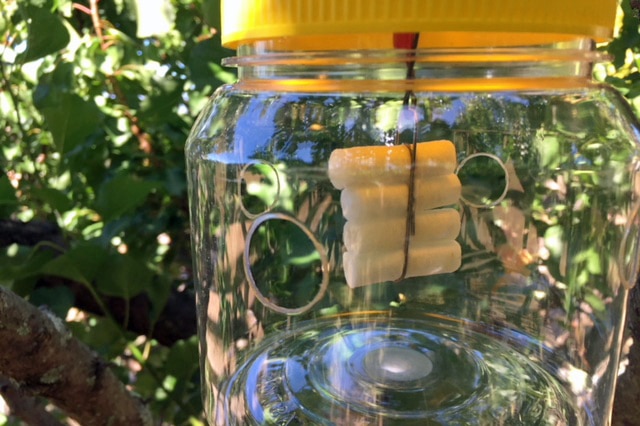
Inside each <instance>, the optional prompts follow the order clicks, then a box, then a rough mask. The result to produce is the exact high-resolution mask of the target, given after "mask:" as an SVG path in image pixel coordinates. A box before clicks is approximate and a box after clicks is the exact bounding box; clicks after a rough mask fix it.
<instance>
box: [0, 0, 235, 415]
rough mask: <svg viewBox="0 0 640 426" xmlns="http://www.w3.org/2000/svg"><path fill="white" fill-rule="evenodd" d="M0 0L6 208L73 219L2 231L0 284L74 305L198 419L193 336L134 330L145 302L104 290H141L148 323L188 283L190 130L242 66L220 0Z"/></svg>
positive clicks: (61, 310)
mask: <svg viewBox="0 0 640 426" xmlns="http://www.w3.org/2000/svg"><path fill="white" fill-rule="evenodd" d="M0 9H1V10H0V34H1V35H0V37H1V41H2V46H0V60H1V62H0V111H1V112H0V117H1V118H0V121H2V128H3V129H4V131H3V133H2V135H1V136H0V138H1V139H2V140H1V142H0V146H1V148H0V167H1V168H2V173H1V174H0V219H9V218H11V219H19V220H21V221H24V222H29V221H46V222H53V223H56V224H57V225H58V226H59V227H60V228H61V231H62V235H63V238H62V240H61V241H60V242H59V245H60V246H58V245H56V244H54V243H51V242H48V243H47V242H41V243H39V244H36V245H27V244H22V245H18V244H13V245H10V246H8V247H4V248H3V249H2V253H1V254H0V267H2V270H3V273H2V278H0V280H1V284H2V285H5V286H8V287H9V288H11V289H12V290H14V291H16V292H18V293H20V294H22V295H23V296H25V297H28V298H29V299H30V300H31V301H32V302H33V303H35V304H38V305H39V304H46V305H48V306H49V308H50V309H52V310H53V311H54V312H56V313H57V314H59V315H61V316H63V317H64V316H67V318H68V320H69V327H70V328H71V329H72V330H73V331H74V333H75V335H76V336H78V337H79V338H81V339H82V340H83V341H85V342H86V343H87V344H88V345H90V346H91V347H92V348H94V349H95V350H97V351H99V352H100V353H101V354H102V355H103V356H104V357H105V358H107V359H110V360H112V361H113V362H114V364H115V365H117V366H118V368H119V371H120V375H121V377H122V379H123V381H124V382H125V383H128V384H129V385H130V386H131V387H132V389H133V390H134V391H135V392H137V393H138V394H140V395H141V396H142V397H143V398H145V399H147V400H149V401H153V402H151V406H152V408H153V410H154V413H155V414H156V416H157V418H159V419H162V420H163V421H164V422H166V423H168V424H198V421H199V420H198V419H199V418H200V411H201V406H200V393H199V382H198V381H199V378H198V361H197V345H196V340H195V338H190V339H187V340H183V341H179V342H177V343H175V344H174V345H173V346H171V347H164V346H162V345H160V344H158V343H157V342H156V341H155V340H153V339H151V338H148V337H147V338H145V337H138V336H137V334H136V333H131V332H128V331H127V324H126V322H127V321H130V319H128V318H131V317H132V316H134V315H137V314H139V313H136V312H130V309H129V307H128V306H125V308H124V311H125V315H124V319H123V320H119V321H116V319H115V318H114V317H113V315H111V314H110V311H111V309H110V308H111V307H109V306H106V305H105V303H107V302H106V300H108V297H111V298H117V299H120V300H123V301H124V302H125V303H128V301H130V300H131V298H132V297H134V296H137V295H140V294H144V295H145V296H146V297H148V298H149V300H150V305H151V306H150V308H149V312H148V315H149V317H150V318H149V323H150V330H149V333H148V334H149V335H151V331H152V329H153V327H154V325H155V323H154V321H155V320H157V318H158V316H159V315H160V312H161V311H162V310H163V308H164V306H165V303H166V301H167V300H168V298H169V296H170V293H171V292H172V291H190V289H191V285H190V260H189V254H190V253H189V241H188V239H189V235H188V233H187V230H188V228H189V227H188V212H187V209H186V205H187V202H186V192H185V189H186V184H185V171H184V155H183V147H184V141H185V139H186V137H187V133H188V131H189V129H190V128H191V125H192V123H193V120H194V119H195V117H196V116H197V114H198V112H199V110H200V108H201V107H202V105H203V104H204V101H205V100H206V98H207V97H208V96H209V95H210V94H211V93H212V91H213V90H214V89H215V88H216V87H217V86H219V85H221V84H223V83H226V82H230V81H232V80H233V79H234V78H235V77H234V75H233V73H231V72H229V71H228V70H224V69H222V68H221V67H220V66H219V65H218V64H219V63H220V58H221V57H222V56H226V55H228V54H229V52H225V51H224V50H223V49H222V48H221V47H220V42H219V36H218V34H217V32H216V28H218V23H217V22H216V20H217V19H219V15H218V14H217V10H218V9H219V4H218V1H215V0H196V1H191V0H175V1H169V0H164V1H146V0H119V1H113V2H111V1H104V2H97V1H94V0H91V1H89V0H86V1H78V2H72V1H70V0H30V1H11V0H10V1H8V2H4V4H3V7H2V8H0ZM43 246H49V248H46V247H44V248H43ZM44 276H54V277H59V278H61V279H66V280H70V281H72V282H74V283H75V284H79V285H81V286H83V287H84V290H85V291H86V292H88V293H89V294H90V295H91V297H92V298H93V299H94V300H93V304H94V305H97V307H98V309H97V312H98V313H100V311H103V312H102V313H106V315H89V314H88V313H86V312H84V311H83V312H80V311H78V310H77V309H72V310H70V309H71V308H72V307H74V306H78V305H79V301H78V300H77V293H74V292H72V291H70V290H69V289H68V288H67V287H64V286H62V287H60V286H56V287H43V286H42V277H44ZM194 309H195V307H194ZM74 312H75V313H76V315H75V317H74V316H73V315H71V313H74ZM7 421H8V420H7ZM0 423H2V421H1V420H0Z"/></svg>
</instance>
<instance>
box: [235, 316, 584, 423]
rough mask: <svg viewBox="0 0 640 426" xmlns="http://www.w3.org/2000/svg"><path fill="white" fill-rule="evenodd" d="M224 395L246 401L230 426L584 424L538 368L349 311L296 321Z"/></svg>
mask: <svg viewBox="0 0 640 426" xmlns="http://www.w3.org/2000/svg"><path fill="white" fill-rule="evenodd" d="M225 399H226V401H235V403H234V404H236V403H237V401H243V405H244V407H243V409H241V410H240V411H245V413H246V414H245V415H240V416H236V418H229V419H228V423H229V424H281V425H294V424H295V425H312V424H313V425H360V424H363V425H365V424H366V425H368V424H375V425H400V424H402V425H418V424H420V425H425V424H427V425H457V424H460V425H463V424H464V425H486V424H542V425H559V424H561V425H580V424H585V421H584V420H582V419H579V418H578V416H577V410H576V409H575V407H574V405H573V402H572V401H573V398H572V396H571V395H570V394H569V393H568V392H567V391H566V390H565V389H564V388H563V386H562V385H561V384H560V383H559V382H558V381H557V380H556V379H555V378H554V377H553V376H552V375H551V374H550V373H549V372H548V371H546V370H545V369H544V368H543V366H542V365H540V364H537V363H536V362H535V361H533V360H532V359H530V358H529V357H527V356H525V355H523V354H522V353H520V352H518V351H516V350H515V349H513V348H511V347H509V346H507V345H506V344H505V343H503V342H501V341H499V340H496V339H495V338H493V337H491V336H490V335H486V334H483V333H482V332H481V331H480V332H479V331H478V330H476V329H475V328H474V331H470V330H469V329H466V328H464V327H461V326H457V327H456V326H452V322H451V321H446V320H437V319H418V320H415V319H399V318H389V317H386V318H384V317H377V316H376V317H371V316H370V315H353V316H348V317H336V318H328V319H321V320H314V321H307V322H305V323H303V324H299V325H297V326H296V327H295V330H290V331H283V332H281V334H279V335H274V336H272V337H270V338H269V339H267V340H265V341H264V342H263V343H262V344H261V345H260V347H259V348H257V351H256V352H255V354H254V355H253V356H252V357H251V358H250V359H249V360H248V361H247V362H246V363H245V364H244V366H243V367H242V368H240V369H239V370H238V371H237V372H236V374H235V375H234V376H233V378H232V380H231V381H230V382H229V385H228V387H227V392H226V398H225ZM227 408H230V407H227ZM227 412H228V413H232V412H235V413H239V411H238V406H237V405H235V407H234V410H233V411H227ZM229 416H230V417H232V415H231V414H230V415H229Z"/></svg>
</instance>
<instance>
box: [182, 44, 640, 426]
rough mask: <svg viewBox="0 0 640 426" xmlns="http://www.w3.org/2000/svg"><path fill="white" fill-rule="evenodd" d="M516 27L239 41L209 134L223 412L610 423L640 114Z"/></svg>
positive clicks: (216, 377) (204, 206)
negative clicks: (467, 34) (432, 39)
mask: <svg viewBox="0 0 640 426" xmlns="http://www.w3.org/2000/svg"><path fill="white" fill-rule="evenodd" d="M509 34H510V33H506V34H499V35H497V36H496V35H493V36H491V39H492V40H493V41H494V42H492V43H485V42H484V41H483V43H482V44H483V45H482V46H475V45H474V46H464V44H463V45H461V46H460V47H451V48H447V47H442V46H435V47H429V46H427V47H418V48H417V49H413V48H412V47H413V46H411V47H409V48H407V46H406V45H405V44H402V43H404V41H406V40H410V41H412V42H415V41H416V39H412V38H411V36H406V35H405V36H401V37H400V38H396V40H400V43H399V44H400V45H399V47H397V48H384V49H375V48H371V47H370V45H371V44H372V41H371V39H370V38H368V37H358V36H353V35H349V36H340V37H337V36H336V37H334V38H333V39H332V42H335V43H336V45H337V46H343V45H347V44H348V45H349V46H351V47H353V48H349V49H345V48H343V47H339V48H336V49H334V50H330V49H326V48H323V49H317V48H313V49H307V50H300V48H299V46H297V47H296V48H290V47H288V46H289V44H288V43H289V41H287V39H284V42H282V41H281V40H279V39H277V38H276V39H265V40H251V41H249V42H246V43H241V44H240V46H239V49H238V56H237V57H235V58H231V59H229V60H228V63H229V64H232V65H236V66H238V69H239V81H238V83H237V84H235V85H231V86H225V87H222V88H220V89H219V90H218V91H217V92H216V94H215V95H214V96H213V97H212V99H211V101H210V102H209V104H208V106H207V107H206V108H205V110H204V111H203V112H202V114H201V116H200V118H199V119H198V121H197V123H196V125H195V127H194V129H193V131H192V133H191V135H190V137H189V141H188V145H187V164H188V170H189V184H190V205H191V216H192V235H193V246H194V250H193V254H194V265H195V272H196V274H195V276H196V280H197V281H196V286H197V295H198V307H197V309H198V316H199V321H200V322H199V332H200V340H201V360H202V372H203V391H204V399H205V410H206V413H207V418H208V421H209V422H210V424H212V425H214V424H215V425H255V424H276V425H285V424H286V425H293V424H296V425H303V424H304V425H347V424H349V425H426V424H429V425H431V424H433V425H498V424H505V425H516V424H522V425H531V424H544V425H547V424H549V425H591V424H593V425H606V424H609V417H610V413H611V404H612V399H613V391H614V386H615V380H616V375H617V369H618V360H619V356H620V350H621V343H622V342H621V339H622V332H623V326H624V319H625V305H626V296H627V289H628V288H630V287H631V286H632V285H633V283H635V281H636V277H637V270H638V269H637V264H636V260H637V246H638V245H637V242H638V217H637V216H638V208H639V207H638V206H639V204H638V188H639V187H638V182H637V178H636V170H637V167H638V158H637V157H638V152H639V150H638V128H637V126H636V124H635V119H634V117H633V114H632V113H631V111H630V109H629V108H628V106H627V105H626V104H625V103H624V101H623V100H622V99H621V97H620V96H619V95H618V94H617V93H616V92H615V91H614V90H612V89H611V88H609V87H605V86H602V85H598V84H594V83H593V82H592V81H591V70H592V63H593V62H594V61H595V60H597V59H598V54H597V53H596V51H595V50H594V49H593V44H592V42H591V41H590V39H589V38H587V37H570V38H567V39H563V40H562V41H561V42H557V43H544V44H536V45H528V46H527V45H520V46H518V47H513V46H510V44H512V43H511V42H510V40H511V38H510V37H511V36H510V35H509ZM587 36H588V34H587ZM402 37H404V39H403V38H402ZM407 37H408V38H407ZM419 37H423V34H421V35H420V36H419ZM516 38H517V37H516ZM402 40H404V41H402ZM496 40H498V41H499V42H495V41H496ZM374 44H375V43H374ZM476 44H477V43H476ZM484 44H486V45H487V46H490V47H487V46H485V45H484Z"/></svg>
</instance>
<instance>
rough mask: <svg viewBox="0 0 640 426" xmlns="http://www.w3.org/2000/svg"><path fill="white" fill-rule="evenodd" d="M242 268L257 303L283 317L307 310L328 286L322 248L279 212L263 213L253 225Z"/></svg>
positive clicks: (296, 222) (303, 229) (304, 229)
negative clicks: (254, 293) (283, 315)
mask: <svg viewBox="0 0 640 426" xmlns="http://www.w3.org/2000/svg"><path fill="white" fill-rule="evenodd" d="M244 269H245V274H246V276H247V280H248V281H249V285H250V286H251V288H252V289H253V290H254V291H255V292H256V297H257V298H258V300H259V301H260V302H261V303H262V304H263V305H264V306H266V307H268V308H269V309H271V310H273V311H275V312H279V313H282V314H285V315H299V314H302V313H304V312H306V311H308V310H309V309H311V308H312V307H313V306H314V305H315V304H316V303H318V302H319V301H320V300H321V299H322V297H323V296H324V294H325V293H326V291H327V288H328V286H329V261H328V258H327V253H326V251H325V249H324V247H323V246H322V244H321V243H320V241H318V239H317V238H316V237H315V235H314V234H313V233H312V232H311V230H309V228H307V227H306V226H305V225H304V224H303V223H302V222H300V221H299V220H297V219H295V218H293V217H290V216H287V215H285V214H282V213H266V214H264V215H261V216H259V217H258V218H257V219H256V220H255V221H254V222H253V224H252V225H251V227H250V228H249V230H248V232H247V237H246V243H245V248H244Z"/></svg>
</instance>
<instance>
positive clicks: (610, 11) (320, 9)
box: [222, 0, 617, 47]
mask: <svg viewBox="0 0 640 426" xmlns="http://www.w3.org/2000/svg"><path fill="white" fill-rule="evenodd" d="M616 11H617V3H616V0H553V1H550V0H222V42H223V44H224V45H226V46H228V47H237V46H238V45H240V44H243V43H247V42H252V41H256V40H267V39H275V38H285V37H286V38H291V39H292V40H295V39H297V38H307V39H308V38H312V39H318V40H319V38H318V37H317V36H336V35H349V34H360V35H376V34H390V33H410V32H422V33H425V32H426V33H432V34H436V35H437V34H441V35H443V34H445V33H446V34H456V33H457V34H459V33H466V34H467V35H468V34H469V33H493V34H495V33H511V34H520V35H522V36H524V37H518V38H517V39H518V40H520V41H522V40H524V43H526V44H531V43H538V42H540V43H545V42H550V41H564V40H566V39H567V38H569V37H589V38H593V39H596V40H603V39H606V38H608V37H609V36H610V35H611V33H612V31H613V26H614V22H615V15H616ZM310 36H311V37H310ZM330 38H333V37H330ZM436 38H437V37H436ZM453 38H456V37H455V36H454V37H453ZM467 38H468V37H467ZM440 39H442V37H440ZM440 43H442V42H440ZM304 44H305V45H306V44H308V43H304ZM458 44H459V43H458ZM472 44H482V42H477V43H473V42H472ZM293 45H295V43H293ZM329 46H330V45H329ZM381 47H387V46H381Z"/></svg>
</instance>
